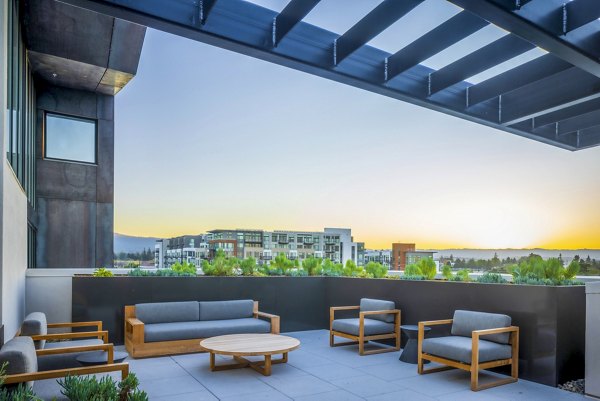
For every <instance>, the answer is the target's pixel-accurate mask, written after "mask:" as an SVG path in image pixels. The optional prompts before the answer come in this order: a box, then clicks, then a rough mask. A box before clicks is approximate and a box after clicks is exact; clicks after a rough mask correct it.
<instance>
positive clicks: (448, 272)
mask: <svg viewBox="0 0 600 401" xmlns="http://www.w3.org/2000/svg"><path fill="white" fill-rule="evenodd" d="M442 276H444V278H445V279H446V280H451V279H452V268H451V267H450V266H449V265H444V267H442Z"/></svg>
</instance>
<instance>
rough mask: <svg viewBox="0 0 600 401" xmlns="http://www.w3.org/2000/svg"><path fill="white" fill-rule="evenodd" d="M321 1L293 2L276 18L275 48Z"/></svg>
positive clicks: (293, 0)
mask: <svg viewBox="0 0 600 401" xmlns="http://www.w3.org/2000/svg"><path fill="white" fill-rule="evenodd" d="M320 1H321V0H291V1H290V2H289V3H288V5H287V6H285V8H284V9H283V10H282V11H281V13H279V14H278V15H277V17H275V28H274V29H275V38H274V43H273V46H277V44H279V42H281V40H282V39H283V38H284V37H285V35H287V34H288V33H289V32H290V31H291V30H292V29H293V28H294V27H295V26H296V25H297V24H298V23H299V22H300V21H302V19H303V18H304V17H306V16H307V15H308V13H309V12H311V10H312V9H313V8H315V6H316V5H317V4H319V2H320Z"/></svg>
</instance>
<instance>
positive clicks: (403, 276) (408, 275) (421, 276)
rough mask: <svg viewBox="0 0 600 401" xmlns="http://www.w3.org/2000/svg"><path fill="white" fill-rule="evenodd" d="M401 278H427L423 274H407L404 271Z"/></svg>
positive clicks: (418, 279)
mask: <svg viewBox="0 0 600 401" xmlns="http://www.w3.org/2000/svg"><path fill="white" fill-rule="evenodd" d="M400 280H417V281H420V280H425V277H423V275H421V274H419V275H410V274H406V273H404V274H403V275H402V276H400Z"/></svg>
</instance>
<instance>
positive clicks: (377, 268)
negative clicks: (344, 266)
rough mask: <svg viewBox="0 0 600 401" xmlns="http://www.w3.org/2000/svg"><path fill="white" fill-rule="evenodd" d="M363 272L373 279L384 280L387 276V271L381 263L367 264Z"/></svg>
mask: <svg viewBox="0 0 600 401" xmlns="http://www.w3.org/2000/svg"><path fill="white" fill-rule="evenodd" d="M348 262H350V261H348ZM365 272H367V274H370V275H372V276H373V277H374V278H384V277H385V276H386V275H387V272H388V269H387V267H385V266H384V265H382V264H381V263H377V262H369V263H367V265H366V266H365Z"/></svg>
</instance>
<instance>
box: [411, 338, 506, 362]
mask: <svg viewBox="0 0 600 401" xmlns="http://www.w3.org/2000/svg"><path fill="white" fill-rule="evenodd" d="M472 341H473V340H472V339H471V338H469V337H462V336H447V337H437V338H426V339H425V340H423V352H425V353H426V354H431V355H436V356H441V357H442V358H447V359H452V360H454V361H459V362H464V363H468V364H470V363H471V346H472ZM511 351H512V349H511V346H510V345H506V344H498V343H495V342H492V341H486V340H482V339H480V340H479V362H489V361H495V360H498V359H509V358H510V357H511Z"/></svg>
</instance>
